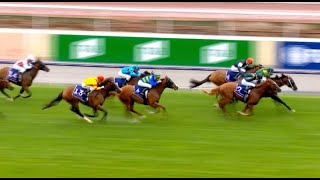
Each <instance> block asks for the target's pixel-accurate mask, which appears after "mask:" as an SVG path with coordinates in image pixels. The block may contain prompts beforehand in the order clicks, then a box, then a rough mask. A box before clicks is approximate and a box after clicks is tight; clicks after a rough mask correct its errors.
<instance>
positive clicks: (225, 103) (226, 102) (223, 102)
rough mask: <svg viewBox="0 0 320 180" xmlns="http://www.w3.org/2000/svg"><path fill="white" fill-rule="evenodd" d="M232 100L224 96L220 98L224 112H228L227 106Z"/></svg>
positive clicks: (220, 104)
mask: <svg viewBox="0 0 320 180" xmlns="http://www.w3.org/2000/svg"><path fill="white" fill-rule="evenodd" d="M230 102H232V99H229V98H226V97H223V98H221V99H220V100H219V107H220V108H221V109H222V110H223V112H227V111H226V108H225V106H226V105H227V104H229V103H230Z"/></svg>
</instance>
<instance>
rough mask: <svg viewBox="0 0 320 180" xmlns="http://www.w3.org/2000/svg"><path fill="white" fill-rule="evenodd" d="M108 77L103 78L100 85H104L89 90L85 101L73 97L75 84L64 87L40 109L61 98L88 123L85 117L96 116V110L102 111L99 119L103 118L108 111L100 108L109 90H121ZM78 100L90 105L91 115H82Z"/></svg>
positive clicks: (88, 120) (56, 102)
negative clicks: (98, 88) (99, 88)
mask: <svg viewBox="0 0 320 180" xmlns="http://www.w3.org/2000/svg"><path fill="white" fill-rule="evenodd" d="M109 79H110V78H105V79H104V80H103V81H102V83H101V85H103V86H104V88H102V89H101V90H95V91H93V92H91V93H90V94H89V96H88V101H87V102H82V101H80V100H79V99H78V98H76V97H74V96H73V95H72V93H73V90H74V88H75V85H73V86H68V87H66V88H65V89H64V90H63V91H62V92H60V93H59V95H58V97H57V98H55V99H54V100H52V101H51V102H50V103H48V104H46V105H45V106H44V107H43V108H42V109H46V108H49V107H52V106H54V105H57V104H58V103H59V102H60V101H61V100H62V99H64V100H65V101H67V102H68V103H69V104H71V108H70V110H71V111H73V112H75V113H76V114H78V115H79V116H80V117H82V118H83V119H84V120H86V121H87V122H88V123H92V121H91V120H90V119H89V118H88V117H86V116H89V117H97V115H98V112H97V110H100V111H102V112H103V113H104V114H103V116H102V118H101V120H105V119H106V117H107V114H108V112H107V111H106V110H105V109H103V108H102V105H103V103H104V101H105V99H106V98H107V97H108V96H109V95H110V94H109V92H111V91H116V93H120V92H121V90H120V88H119V87H118V85H117V84H115V83H114V82H113V81H110V80H109ZM79 102H81V103H82V104H84V105H86V106H89V107H92V109H93V112H94V114H93V115H87V114H85V115H86V116H84V115H83V114H82V113H81V112H80V109H79Z"/></svg>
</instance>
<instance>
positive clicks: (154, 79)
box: [138, 73, 161, 89]
mask: <svg viewBox="0 0 320 180" xmlns="http://www.w3.org/2000/svg"><path fill="white" fill-rule="evenodd" d="M160 77H161V76H160V74H157V73H151V74H150V75H149V76H146V77H143V78H142V79H140V80H139V81H138V85H139V86H142V87H146V88H149V89H151V88H152V87H155V86H157V85H158V84H159V83H161V80H160Z"/></svg>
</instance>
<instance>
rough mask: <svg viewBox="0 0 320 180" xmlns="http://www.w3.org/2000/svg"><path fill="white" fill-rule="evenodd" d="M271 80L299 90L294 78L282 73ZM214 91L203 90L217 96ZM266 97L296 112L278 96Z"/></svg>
mask: <svg viewBox="0 0 320 180" xmlns="http://www.w3.org/2000/svg"><path fill="white" fill-rule="evenodd" d="M270 79H272V80H273V81H274V82H275V83H277V85H278V86H279V87H282V86H284V85H286V86H288V87H289V88H291V89H292V90H294V91H297V90H298V87H297V85H296V83H295V82H294V80H293V79H292V77H291V76H289V75H285V74H283V73H282V74H281V76H278V75H276V76H275V77H271V78H270ZM237 82H238V81H237ZM212 91H215V90H214V89H212V90H211V92H207V91H204V90H203V92H205V93H207V94H209V95H213V94H215V93H213V92H212ZM216 95H217V96H218V94H216ZM264 97H271V98H272V99H273V100H275V101H277V102H279V103H281V104H282V105H284V106H285V107H286V108H287V109H289V110H290V111H292V112H295V110H294V109H292V108H291V107H290V106H289V105H287V104H286V103H285V102H284V101H283V100H282V99H281V98H280V97H279V96H278V95H277V94H270V95H269V96H266V95H265V96H264Z"/></svg>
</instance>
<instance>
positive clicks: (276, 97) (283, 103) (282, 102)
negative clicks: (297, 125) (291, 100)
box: [271, 95, 295, 112]
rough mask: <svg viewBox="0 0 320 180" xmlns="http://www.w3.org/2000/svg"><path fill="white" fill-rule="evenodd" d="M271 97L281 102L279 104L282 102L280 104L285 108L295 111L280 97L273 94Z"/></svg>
mask: <svg viewBox="0 0 320 180" xmlns="http://www.w3.org/2000/svg"><path fill="white" fill-rule="evenodd" d="M271 98H272V99H273V100H275V101H277V102H279V103H281V104H282V105H284V106H285V107H287V109H289V110H290V111H292V112H295V110H294V109H291V107H290V106H288V105H287V104H286V103H285V102H284V101H282V99H280V97H279V96H277V95H273V96H271Z"/></svg>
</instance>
